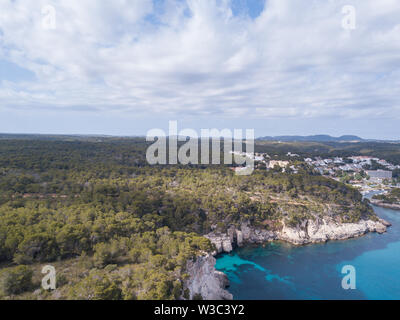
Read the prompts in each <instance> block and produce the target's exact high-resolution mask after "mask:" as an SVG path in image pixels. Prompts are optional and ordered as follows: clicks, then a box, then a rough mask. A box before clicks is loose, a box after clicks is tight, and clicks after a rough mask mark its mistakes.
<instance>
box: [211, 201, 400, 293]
mask: <svg viewBox="0 0 400 320" xmlns="http://www.w3.org/2000/svg"><path fill="white" fill-rule="evenodd" d="M373 208H374V210H375V212H376V213H377V214H378V216H379V217H381V218H383V219H385V220H387V221H389V222H390V223H391V224H392V226H391V227H389V228H388V232H387V233H384V234H377V233H369V234H367V235H365V236H362V237H360V238H355V239H349V240H343V241H329V242H327V243H321V244H310V245H305V246H294V245H291V244H288V243H285V242H282V241H276V242H270V243H267V244H265V245H263V246H246V247H242V248H237V249H235V250H234V251H232V252H231V253H229V254H221V255H219V256H217V263H216V268H217V269H218V270H220V271H223V272H224V273H225V274H226V275H227V276H228V278H229V280H230V286H229V288H228V289H227V290H228V291H229V292H231V293H232V294H233V297H234V299H238V300H253V299H254V300H276V299H279V300H281V299H284V300H331V299H339V300H353V299H357V300H386V299H389V300H395V299H400V211H396V210H391V209H386V208H381V207H377V206H373ZM348 266H350V268H351V273H349V272H350V271H349V270H350V269H349V267H348ZM349 276H351V277H352V278H351V280H349ZM343 283H345V285H343ZM349 283H351V284H352V286H349V285H348V284H349ZM346 284H347V285H346Z"/></svg>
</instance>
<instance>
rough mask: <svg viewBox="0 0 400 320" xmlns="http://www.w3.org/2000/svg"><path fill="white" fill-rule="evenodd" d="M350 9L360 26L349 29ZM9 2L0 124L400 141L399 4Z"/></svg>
mask: <svg viewBox="0 0 400 320" xmlns="http://www.w3.org/2000/svg"><path fill="white" fill-rule="evenodd" d="M49 5H50V6H51V8H53V9H54V12H55V16H54V18H55V19H54V21H55V25H54V28H49V26H53V25H51V24H49V21H50V22H51V21H52V20H51V19H52V18H53V16H52V15H51V13H52V11H51V10H50V11H49V9H48V6H49ZM344 5H352V6H353V7H354V9H355V17H356V20H355V26H356V28H355V29H354V30H349V29H346V28H343V26H342V21H343V19H344V18H345V17H346V14H345V13H343V12H342V9H343V6H344ZM0 8H1V10H0V132H12V133H60V134H61V133H74V134H77V133H82V134H113V135H145V134H146V132H147V131H148V130H150V129H152V128H166V127H167V126H168V121H170V120H178V123H179V127H180V128H185V127H189V128H193V129H196V130H200V129H201V128H212V127H216V128H218V129H223V128H230V129H234V128H241V129H246V128H249V129H255V133H256V136H265V135H283V134H304V135H307V134H319V133H326V134H331V135H336V136H337V135H342V134H357V135H360V136H362V137H366V138H388V139H398V138H399V129H398V123H399V120H400V90H399V87H400V2H399V1H398V0H381V1H375V0H351V1H348V0H347V1H341V0H335V1H326V0H314V1H304V0H268V1H263V0H233V1H230V0H207V1H206V0H187V1H185V0H154V1H152V0H140V1H135V0H131V1H127V0H113V1H111V0H108V1H106V0H104V1H100V0H85V1H78V0H46V1H45V0H23V1H22V0H15V1H11V0H0ZM51 8H50V9H51ZM49 19H50V20H49Z"/></svg>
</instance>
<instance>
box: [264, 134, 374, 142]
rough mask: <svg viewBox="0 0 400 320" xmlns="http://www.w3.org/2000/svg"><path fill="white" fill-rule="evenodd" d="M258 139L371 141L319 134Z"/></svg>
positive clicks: (346, 136)
mask: <svg viewBox="0 0 400 320" xmlns="http://www.w3.org/2000/svg"><path fill="white" fill-rule="evenodd" d="M258 140H270V141H283V142H294V141H312V142H363V141H371V140H365V139H363V138H360V137H358V136H352V135H344V136H341V137H332V136H329V135H324V134H319V135H313V136H275V137H261V138H258Z"/></svg>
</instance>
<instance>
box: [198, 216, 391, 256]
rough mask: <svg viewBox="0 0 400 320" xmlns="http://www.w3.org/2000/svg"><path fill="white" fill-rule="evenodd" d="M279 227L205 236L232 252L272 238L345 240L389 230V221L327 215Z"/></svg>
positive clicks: (298, 242) (247, 228) (221, 249)
mask: <svg viewBox="0 0 400 320" xmlns="http://www.w3.org/2000/svg"><path fill="white" fill-rule="evenodd" d="M282 225H283V227H282V228H280V229H279V230H274V231H272V230H266V229H260V228H255V227H253V226H251V225H250V224H249V223H243V224H242V225H241V226H240V228H238V229H236V228H235V227H230V228H229V229H228V231H227V233H214V232H212V233H209V234H207V235H205V237H206V238H208V239H210V241H211V242H212V243H213V244H214V245H215V247H216V249H217V252H215V253H221V252H231V251H232V250H233V247H235V246H242V245H243V244H244V243H249V244H261V243H265V242H268V241H272V240H283V241H287V242H290V243H292V244H296V245H302V244H308V243H318V242H326V241H328V240H344V239H349V238H354V237H359V236H362V235H364V234H366V233H368V232H378V233H384V232H386V228H387V227H388V226H390V223H388V222H387V221H385V220H383V219H379V220H377V221H373V220H360V221H359V222H356V223H338V222H336V221H335V220H333V219H332V218H329V217H324V218H323V219H321V218H315V219H313V220H311V219H310V220H307V221H304V223H303V224H302V225H301V226H297V227H290V226H288V225H285V223H284V222H282Z"/></svg>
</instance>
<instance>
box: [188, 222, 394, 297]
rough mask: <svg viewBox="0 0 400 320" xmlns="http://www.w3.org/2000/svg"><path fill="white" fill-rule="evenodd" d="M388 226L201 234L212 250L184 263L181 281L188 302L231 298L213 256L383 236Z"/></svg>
mask: <svg viewBox="0 0 400 320" xmlns="http://www.w3.org/2000/svg"><path fill="white" fill-rule="evenodd" d="M389 226H390V223H389V222H387V221H385V220H383V219H378V220H377V221H373V220H361V221H359V222H357V223H338V222H336V221H334V220H333V219H332V218H329V217H324V218H323V219H321V218H316V219H313V220H308V221H305V222H304V223H303V224H302V225H301V226H298V227H296V228H293V227H290V226H287V225H285V224H284V223H283V227H282V228H281V229H279V230H275V231H271V230H267V229H260V228H256V227H253V226H251V225H250V223H249V222H245V223H242V224H241V226H240V228H237V227H235V226H231V227H230V228H229V229H228V230H227V232H226V233H214V232H212V233H209V234H207V235H205V237H206V238H208V239H209V240H210V241H211V242H212V243H213V244H214V245H215V247H216V251H215V252H213V253H212V254H205V255H203V256H199V257H197V259H196V260H195V261H189V262H188V263H187V272H188V274H189V278H188V279H187V280H186V281H185V288H187V289H189V292H190V299H193V297H195V296H196V295H199V294H200V295H201V297H202V298H203V299H204V300H230V299H233V296H232V294H230V293H229V292H228V291H227V290H225V289H226V288H227V287H228V286H229V280H228V278H227V276H226V275H225V274H224V273H222V272H219V271H217V270H216V269H215V263H216V260H215V258H214V256H215V255H217V254H218V253H223V252H231V251H232V250H233V249H234V248H235V247H236V246H238V247H241V246H243V245H245V244H263V243H266V242H268V241H273V240H283V241H287V242H290V243H292V244H295V245H304V244H309V243H318V242H326V241H329V240H344V239H349V238H355V237H359V236H362V235H364V234H366V233H368V232H377V233H384V232H386V229H387V227H389Z"/></svg>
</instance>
